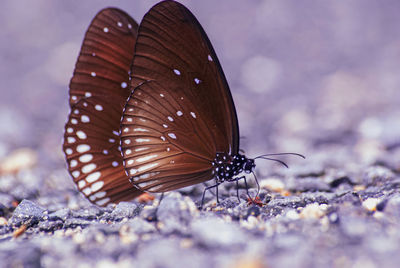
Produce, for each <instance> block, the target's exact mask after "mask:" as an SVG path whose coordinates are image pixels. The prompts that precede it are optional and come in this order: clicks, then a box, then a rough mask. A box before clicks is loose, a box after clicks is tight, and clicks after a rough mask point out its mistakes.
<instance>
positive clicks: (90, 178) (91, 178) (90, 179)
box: [86, 171, 101, 183]
mask: <svg viewBox="0 0 400 268" xmlns="http://www.w3.org/2000/svg"><path fill="white" fill-rule="evenodd" d="M100 177H101V173H100V171H96V172H93V173H92V174H90V175H88V176H87V177H86V181H87V182H88V183H91V182H94V181H97V180H98V179H99V178H100Z"/></svg>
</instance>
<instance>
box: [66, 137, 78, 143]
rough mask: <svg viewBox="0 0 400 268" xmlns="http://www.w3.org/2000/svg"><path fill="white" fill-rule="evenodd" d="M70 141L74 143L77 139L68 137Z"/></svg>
mask: <svg viewBox="0 0 400 268" xmlns="http://www.w3.org/2000/svg"><path fill="white" fill-rule="evenodd" d="M67 141H68V143H74V142H75V141H76V139H75V138H74V137H68V138H67Z"/></svg>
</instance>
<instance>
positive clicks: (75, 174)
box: [72, 170, 81, 179]
mask: <svg viewBox="0 0 400 268" xmlns="http://www.w3.org/2000/svg"><path fill="white" fill-rule="evenodd" d="M80 174H81V173H80V172H79V170H75V171H72V177H74V178H75V179H76V178H78V177H79V175H80Z"/></svg>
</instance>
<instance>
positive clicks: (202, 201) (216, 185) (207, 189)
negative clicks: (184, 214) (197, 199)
mask: <svg viewBox="0 0 400 268" xmlns="http://www.w3.org/2000/svg"><path fill="white" fill-rule="evenodd" d="M220 184H221V183H216V184H214V185H211V186H208V187H206V188H205V189H204V191H203V197H202V198H201V205H200V208H199V209H202V208H203V204H204V197H205V195H206V191H209V190H210V189H212V188H214V187H217V189H216V192H217V202H218V203H219V200H218V185H220Z"/></svg>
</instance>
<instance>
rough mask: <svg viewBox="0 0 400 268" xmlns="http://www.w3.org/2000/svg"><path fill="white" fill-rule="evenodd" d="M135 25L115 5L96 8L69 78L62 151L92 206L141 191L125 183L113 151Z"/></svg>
mask: <svg viewBox="0 0 400 268" xmlns="http://www.w3.org/2000/svg"><path fill="white" fill-rule="evenodd" d="M137 28H138V25H137V23H136V22H135V21H134V20H133V19H132V18H131V17H130V16H129V15H127V14H126V13H125V12H123V11H121V10H119V9H115V8H107V9H104V10H102V11H100V12H99V13H98V14H97V15H96V17H95V18H94V19H93V21H92V23H91V25H90V26H89V28H88V30H87V32H86V35H85V38H84V41H83V44H82V48H81V52H80V55H79V58H78V61H77V63H76V67H75V71H74V75H73V77H72V79H71V82H70V91H69V94H70V106H71V112H70V114H69V118H68V122H67V123H66V126H65V134H64V145H63V151H64V153H65V155H66V159H67V164H68V171H69V172H70V174H71V176H72V177H73V180H74V182H75V183H76V184H77V186H78V189H79V190H80V191H81V192H82V193H83V194H84V195H85V196H86V197H88V199H89V200H90V201H91V202H93V203H95V204H98V205H106V204H108V203H109V202H119V201H122V200H130V199H133V198H135V197H136V196H138V195H140V194H141V193H142V192H141V191H139V190H137V189H135V188H134V187H132V185H131V184H130V183H129V181H128V177H127V176H126V174H125V172H124V169H123V166H122V157H121V152H120V150H119V143H120V142H119V139H120V138H119V128H120V120H121V115H122V110H123V107H124V104H125V102H126V99H127V98H128V96H129V94H130V89H129V71H130V66H131V63H132V59H133V53H134V45H135V41H136V37H137Z"/></svg>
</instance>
